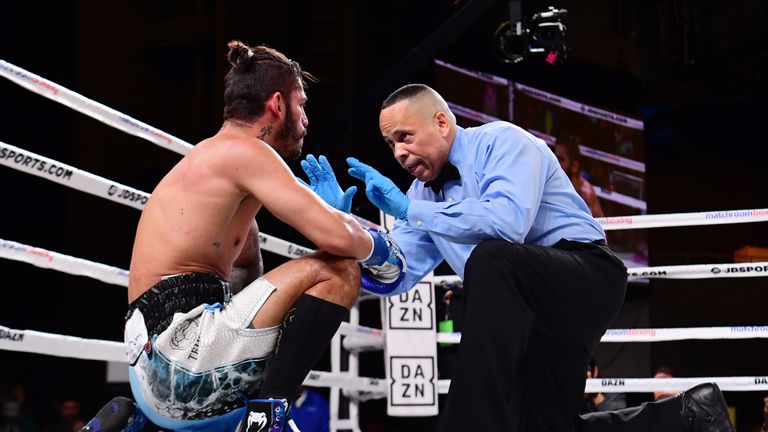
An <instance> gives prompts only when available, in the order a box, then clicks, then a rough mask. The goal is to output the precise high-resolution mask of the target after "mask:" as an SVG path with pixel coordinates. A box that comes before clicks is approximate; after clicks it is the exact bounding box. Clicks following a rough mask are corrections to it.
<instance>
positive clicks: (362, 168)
mask: <svg viewBox="0 0 768 432" xmlns="http://www.w3.org/2000/svg"><path fill="white" fill-rule="evenodd" d="M347 163H348V164H349V175H351V176H352V177H355V178H357V179H360V180H362V181H364V182H365V195H367V196H368V199H369V200H371V202H372V203H373V205H375V206H376V207H378V208H379V210H381V211H383V212H384V213H386V214H388V215H391V216H394V217H396V218H398V219H406V218H407V217H408V206H409V205H410V204H411V200H410V199H408V197H407V196H405V194H404V193H402V192H400V189H398V188H397V186H395V183H393V182H392V180H390V179H388V178H386V177H384V176H383V175H381V173H379V172H378V171H376V170H375V169H373V168H372V167H370V166H368V165H366V164H364V163H362V162H360V161H359V160H357V159H355V158H351V157H350V158H347Z"/></svg>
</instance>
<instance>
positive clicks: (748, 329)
mask: <svg viewBox="0 0 768 432" xmlns="http://www.w3.org/2000/svg"><path fill="white" fill-rule="evenodd" d="M694 339H696V340H716V339H768V326H730V327H679V328H630V329H608V330H606V331H605V334H604V335H603V337H602V338H601V339H600V342H604V343H614V342H618V343H624V342H668V341H682V340H694ZM437 341H438V342H439V343H450V344H457V343H459V342H460V341H461V333H440V332H438V333H437Z"/></svg>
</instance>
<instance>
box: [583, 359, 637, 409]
mask: <svg viewBox="0 0 768 432" xmlns="http://www.w3.org/2000/svg"><path fill="white" fill-rule="evenodd" d="M599 372H600V369H599V368H598V367H597V363H596V362H595V359H594V358H593V359H591V360H590V361H589V369H588V370H587V379H590V378H597V377H598V376H599V375H600V374H599ZM626 407H627V398H626V396H625V395H624V393H584V402H583V403H582V405H581V410H580V412H579V413H580V414H587V413H591V412H597V411H613V410H619V409H622V408H626Z"/></svg>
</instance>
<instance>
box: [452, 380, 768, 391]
mask: <svg viewBox="0 0 768 432" xmlns="http://www.w3.org/2000/svg"><path fill="white" fill-rule="evenodd" d="M701 383H716V384H717V385H718V387H720V390H722V391H764V390H768V377H766V376H736V377H699V378H602V379H601V378H595V379H588V380H587V385H586V387H585V388H584V392H585V393H597V392H600V393H652V392H655V391H664V390H666V391H678V392H680V391H684V390H688V389H689V388H691V387H693V386H695V385H697V384H701ZM450 386H451V380H438V384H437V391H438V393H440V394H447V393H448V389H449V388H450Z"/></svg>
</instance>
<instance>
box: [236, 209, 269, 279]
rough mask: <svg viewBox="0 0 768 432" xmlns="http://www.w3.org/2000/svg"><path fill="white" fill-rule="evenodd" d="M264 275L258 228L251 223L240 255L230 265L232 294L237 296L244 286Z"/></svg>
mask: <svg viewBox="0 0 768 432" xmlns="http://www.w3.org/2000/svg"><path fill="white" fill-rule="evenodd" d="M263 274H264V261H263V260H262V258H261V247H260V242H259V226H258V225H257V224H256V221H255V220H254V221H253V224H251V228H250V229H249V230H248V235H247V236H246V238H245V244H244V245H243V250H242V251H241V252H240V255H239V256H238V257H237V258H236V259H235V261H234V263H232V272H231V273H230V274H229V285H230V288H231V289H232V294H237V293H239V292H240V290H242V289H243V288H245V286H246V285H248V284H250V283H251V282H253V281H255V280H256V279H258V278H259V277H261V276H262V275H263Z"/></svg>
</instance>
